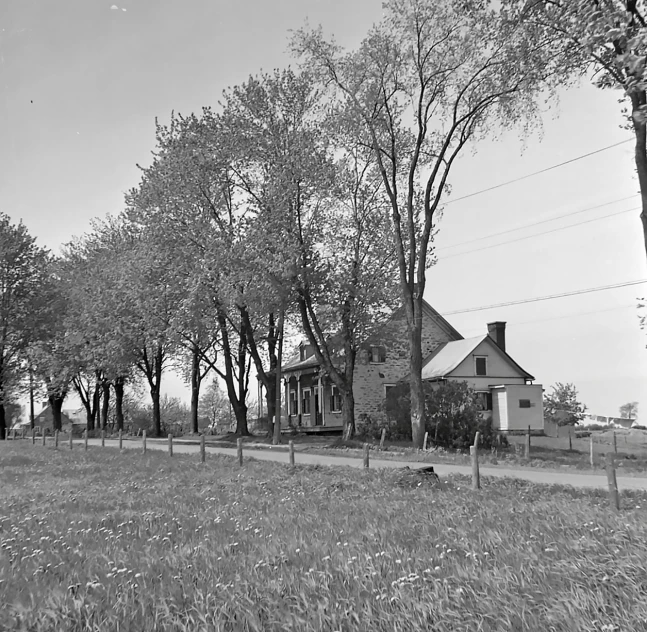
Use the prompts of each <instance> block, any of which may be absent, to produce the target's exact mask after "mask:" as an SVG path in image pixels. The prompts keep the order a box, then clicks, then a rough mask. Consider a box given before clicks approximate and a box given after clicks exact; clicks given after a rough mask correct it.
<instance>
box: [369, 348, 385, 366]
mask: <svg viewBox="0 0 647 632" xmlns="http://www.w3.org/2000/svg"><path fill="white" fill-rule="evenodd" d="M384 362H386V348H385V347H371V364H383V363H384Z"/></svg>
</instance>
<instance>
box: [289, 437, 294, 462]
mask: <svg viewBox="0 0 647 632" xmlns="http://www.w3.org/2000/svg"><path fill="white" fill-rule="evenodd" d="M288 453H289V454H290V465H294V441H288Z"/></svg>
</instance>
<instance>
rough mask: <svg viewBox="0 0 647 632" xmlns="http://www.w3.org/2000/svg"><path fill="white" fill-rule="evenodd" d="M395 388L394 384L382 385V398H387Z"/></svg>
mask: <svg viewBox="0 0 647 632" xmlns="http://www.w3.org/2000/svg"><path fill="white" fill-rule="evenodd" d="M394 388H395V384H385V385H384V399H388V398H389V395H390V393H391V391H392V390H393V389H394Z"/></svg>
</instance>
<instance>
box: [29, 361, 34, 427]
mask: <svg viewBox="0 0 647 632" xmlns="http://www.w3.org/2000/svg"><path fill="white" fill-rule="evenodd" d="M29 426H30V427H31V429H32V430H33V429H34V369H32V367H31V365H30V366H29Z"/></svg>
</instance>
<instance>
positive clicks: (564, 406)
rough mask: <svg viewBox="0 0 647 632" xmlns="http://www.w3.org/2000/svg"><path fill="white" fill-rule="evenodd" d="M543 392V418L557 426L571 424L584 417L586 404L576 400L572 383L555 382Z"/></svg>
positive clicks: (575, 391)
mask: <svg viewBox="0 0 647 632" xmlns="http://www.w3.org/2000/svg"><path fill="white" fill-rule="evenodd" d="M551 388H552V392H551V393H544V419H545V420H546V421H550V422H552V423H555V424H557V425H558V426H572V425H575V424H578V423H580V421H582V419H584V414H585V413H586V410H587V409H586V406H585V405H584V404H582V403H581V402H579V401H578V399H577V397H578V394H577V389H576V388H575V385H574V384H570V383H567V384H562V383H561V382H556V383H555V384H554V385H553V386H551Z"/></svg>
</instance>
